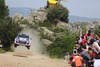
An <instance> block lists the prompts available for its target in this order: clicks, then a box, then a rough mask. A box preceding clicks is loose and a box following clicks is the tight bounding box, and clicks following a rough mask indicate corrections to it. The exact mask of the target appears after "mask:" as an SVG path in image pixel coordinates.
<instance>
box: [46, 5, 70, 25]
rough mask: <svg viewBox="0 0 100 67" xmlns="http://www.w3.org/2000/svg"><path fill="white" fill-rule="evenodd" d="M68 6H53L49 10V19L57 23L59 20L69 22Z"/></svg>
mask: <svg viewBox="0 0 100 67" xmlns="http://www.w3.org/2000/svg"><path fill="white" fill-rule="evenodd" d="M68 13H69V11H68V10H67V8H65V7H63V6H62V5H60V4H59V5H56V6H51V7H50V8H49V9H48V11H47V19H48V20H49V21H50V22H52V23H57V21H58V20H60V21H63V22H66V23H68Z"/></svg>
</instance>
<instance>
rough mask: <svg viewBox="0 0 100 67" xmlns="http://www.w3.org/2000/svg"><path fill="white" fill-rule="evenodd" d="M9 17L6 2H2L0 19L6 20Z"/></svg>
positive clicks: (0, 4) (0, 3)
mask: <svg viewBox="0 0 100 67" xmlns="http://www.w3.org/2000/svg"><path fill="white" fill-rule="evenodd" d="M8 15H9V10H8V6H6V5H5V0H0V19H5V18H6V17H8Z"/></svg>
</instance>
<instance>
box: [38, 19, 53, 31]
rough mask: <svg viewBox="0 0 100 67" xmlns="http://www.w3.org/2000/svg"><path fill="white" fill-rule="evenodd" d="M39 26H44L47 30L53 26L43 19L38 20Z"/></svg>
mask: <svg viewBox="0 0 100 67" xmlns="http://www.w3.org/2000/svg"><path fill="white" fill-rule="evenodd" d="M38 26H39V27H46V28H47V29H49V30H53V26H52V24H51V23H49V21H47V20H45V21H44V22H40V23H39V24H38Z"/></svg>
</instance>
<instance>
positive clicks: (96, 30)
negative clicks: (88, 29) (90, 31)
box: [95, 25, 100, 37]
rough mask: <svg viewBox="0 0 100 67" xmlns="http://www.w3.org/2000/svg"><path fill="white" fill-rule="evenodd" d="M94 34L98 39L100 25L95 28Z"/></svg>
mask: <svg viewBox="0 0 100 67" xmlns="http://www.w3.org/2000/svg"><path fill="white" fill-rule="evenodd" d="M95 33H96V34H97V35H98V36H99V37H100V25H99V26H97V25H96V27H95Z"/></svg>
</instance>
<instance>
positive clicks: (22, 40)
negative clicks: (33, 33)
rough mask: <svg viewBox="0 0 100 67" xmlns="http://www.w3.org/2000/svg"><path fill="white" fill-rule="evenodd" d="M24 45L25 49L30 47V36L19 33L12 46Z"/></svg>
mask: <svg viewBox="0 0 100 67" xmlns="http://www.w3.org/2000/svg"><path fill="white" fill-rule="evenodd" d="M17 46H25V47H27V49H30V46H31V38H30V37H29V36H28V35H26V34H19V35H18V36H17V37H16V38H15V41H14V47H17Z"/></svg>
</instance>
